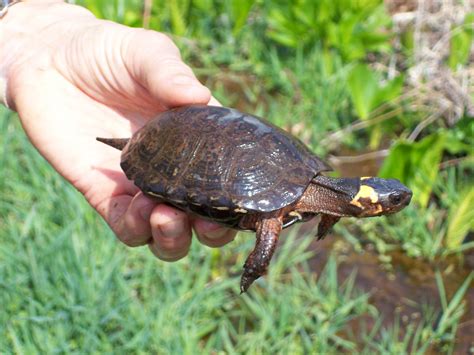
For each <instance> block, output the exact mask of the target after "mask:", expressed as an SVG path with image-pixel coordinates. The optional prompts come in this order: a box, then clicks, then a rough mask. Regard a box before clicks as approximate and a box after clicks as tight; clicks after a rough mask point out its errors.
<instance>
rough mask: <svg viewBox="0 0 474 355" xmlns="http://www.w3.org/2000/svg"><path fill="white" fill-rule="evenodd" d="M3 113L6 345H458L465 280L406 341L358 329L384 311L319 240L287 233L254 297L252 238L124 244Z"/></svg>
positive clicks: (35, 349)
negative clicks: (244, 279) (244, 268)
mask: <svg viewBox="0 0 474 355" xmlns="http://www.w3.org/2000/svg"><path fill="white" fill-rule="evenodd" d="M1 113H2V115H3V117H2V118H1V120H0V124H1V130H0V131H1V132H2V133H1V134H0V137H1V139H0V141H1V142H2V144H1V146H0V159H1V164H2V169H1V170H0V174H1V179H0V194H1V196H2V199H1V201H0V216H1V218H0V240H1V241H2V243H1V244H0V260H1V263H0V304H1V305H2V307H1V308H0V334H2V336H1V337H0V352H7V353H10V352H14V353H18V354H33V353H55V352H61V353H94V352H96V353H97V352H99V353H102V352H111V351H115V352H157V353H163V352H165V353H168V352H173V353H193V352H195V351H196V350H197V349H198V350H199V351H202V352H206V353H208V352H212V351H224V352H228V353H254V354H259V353H267V352H279V353H305V352H308V351H313V352H318V353H335V352H339V351H343V350H344V351H356V350H357V349H366V350H367V352H370V351H371V350H381V349H392V350H393V349H399V348H400V346H401V345H398V346H397V345H396V344H402V343H403V342H404V343H403V344H405V346H408V345H407V344H413V343H414V340H413V339H418V338H419V337H420V336H421V335H420V334H422V335H423V339H425V338H426V336H427V335H426V334H428V335H429V336H430V337H429V338H430V339H435V340H438V341H441V340H443V341H447V342H448V343H449V344H451V346H452V344H453V342H454V340H453V336H452V334H453V332H452V331H451V330H450V329H452V327H455V326H456V325H457V324H458V322H459V318H460V316H461V315H462V313H463V311H462V303H460V299H462V296H463V293H464V292H465V288H466V285H464V286H463V288H462V289H460V291H458V295H459V296H455V297H454V298H453V300H455V301H456V303H455V304H454V305H452V306H451V304H450V303H449V301H448V300H446V299H445V300H444V302H443V304H444V305H445V306H444V309H445V312H444V313H442V314H443V315H442V316H441V317H442V318H441V319H442V321H441V322H440V324H447V325H446V326H443V327H444V328H442V331H439V330H437V331H430V333H427V332H428V330H430V329H435V322H434V321H433V320H432V321H431V322H430V321H429V320H426V323H423V324H424V325H423V328H422V329H421V330H416V329H418V328H416V327H419V326H418V325H417V324H416V323H413V324H412V325H410V329H414V332H415V334H412V333H409V334H408V335H405V336H404V337H405V338H403V339H402V340H399V334H398V333H397V331H396V329H395V328H393V329H387V328H384V327H382V326H380V325H379V326H378V328H377V327H376V328H374V329H375V330H372V332H367V333H364V332H362V331H361V332H360V333H357V332H356V333H355V334H353V333H351V332H350V329H351V325H352V324H353V322H356V324H358V323H359V322H363V321H364V319H367V318H370V319H374V320H377V319H380V312H379V311H378V310H377V309H376V308H375V307H374V306H373V305H372V304H371V302H370V294H368V293H364V292H361V291H360V290H358V287H357V285H356V282H355V280H356V278H355V276H356V273H355V272H354V273H353V274H352V275H350V276H349V277H348V278H347V279H345V280H344V279H340V277H338V272H337V265H338V261H337V259H336V257H335V256H334V257H330V258H329V260H328V262H327V264H326V266H325V268H324V270H323V271H322V272H321V274H320V275H318V274H314V273H313V272H312V271H311V269H309V266H308V264H307V260H308V258H310V257H311V256H312V254H313V253H312V252H308V251H307V248H308V245H309V243H310V242H311V240H312V237H306V238H304V237H303V238H301V239H298V240H296V239H295V238H296V233H293V234H291V235H290V237H288V238H286V239H285V241H284V242H283V243H282V246H281V247H280V249H279V251H278V255H277V258H276V259H275V260H274V262H273V264H272V268H271V272H270V274H269V275H268V276H267V277H266V278H265V279H263V280H261V281H259V282H258V286H257V287H255V288H254V289H253V290H252V292H251V293H250V294H248V295H244V296H240V295H239V294H238V277H239V273H240V270H241V269H240V267H241V265H242V263H243V260H244V257H245V255H246V254H247V253H248V251H249V250H250V248H251V247H252V244H253V238H250V237H249V236H247V235H242V236H241V237H240V238H239V239H238V241H237V242H236V243H233V244H231V245H229V246H227V247H225V248H224V249H223V250H222V251H212V250H210V249H208V248H206V247H203V246H201V245H199V244H198V243H194V245H193V247H192V251H191V254H190V256H189V257H188V258H186V259H184V260H182V261H180V262H177V263H173V264H167V263H163V262H160V261H158V260H156V259H155V258H153V257H152V256H151V254H150V253H149V252H148V251H147V250H146V248H144V249H128V248H126V247H124V246H123V245H121V244H119V243H118V242H116V240H115V238H114V236H113V235H112V233H111V232H110V230H109V229H108V228H107V226H106V225H105V223H104V222H103V221H102V220H101V219H100V217H98V215H97V214H96V213H95V212H94V211H93V210H92V209H91V208H90V207H89V206H88V205H87V203H86V202H85V200H84V199H83V197H82V196H81V195H80V194H79V193H78V192H77V191H75V190H74V189H73V188H72V187H71V186H70V185H68V184H67V183H66V182H65V181H64V180H63V179H62V178H61V177H60V176H59V175H58V174H56V173H55V172H54V171H53V170H52V169H51V168H50V167H49V166H48V164H47V163H46V162H45V161H44V160H43V159H42V158H41V157H40V156H39V154H38V153H37V152H36V151H35V150H34V148H33V147H32V146H31V145H30V144H29V143H28V141H27V139H26V137H25V135H24V134H23V133H22V131H21V128H20V127H19V124H18V121H17V119H16V118H15V117H14V116H13V115H11V114H8V113H7V112H6V110H2V111H1ZM295 231H296V230H295ZM197 265H199V267H196V266H197ZM466 282H468V281H466ZM443 297H446V296H445V295H444V294H443ZM452 302H453V301H452ZM361 329H362V328H361ZM427 329H428V330H427ZM438 329H439V328H438ZM415 330H416V331H415ZM351 334H352V335H351ZM446 334H450V336H449V337H447V336H446ZM417 337H418V338H417ZM377 339H382V340H383V341H382V342H381V343H380V342H379V340H377ZM407 339H408V340H407ZM400 342H402V343H400ZM416 344H418V346H419V347H420V348H421V349H422V348H423V346H424V343H420V342H419V341H418V342H417V343H416ZM414 346H415V345H414ZM400 349H401V348H400Z"/></svg>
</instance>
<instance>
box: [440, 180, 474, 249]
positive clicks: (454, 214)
mask: <svg viewBox="0 0 474 355" xmlns="http://www.w3.org/2000/svg"><path fill="white" fill-rule="evenodd" d="M473 228H474V186H471V187H470V188H469V189H468V190H467V191H463V192H462V193H460V195H459V200H458V201H457V203H455V204H453V205H452V206H451V208H450V209H449V217H448V231H447V233H446V246H447V247H448V248H450V249H454V248H457V247H459V246H460V245H461V244H462V242H463V240H464V237H465V236H466V235H467V233H468V232H469V230H472V229H473Z"/></svg>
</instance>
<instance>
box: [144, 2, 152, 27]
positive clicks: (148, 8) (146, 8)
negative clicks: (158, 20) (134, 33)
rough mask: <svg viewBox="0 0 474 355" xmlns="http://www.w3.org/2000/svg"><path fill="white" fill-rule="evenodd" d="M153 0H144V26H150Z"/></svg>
mask: <svg viewBox="0 0 474 355" xmlns="http://www.w3.org/2000/svg"><path fill="white" fill-rule="evenodd" d="M152 5H153V0H144V2H143V27H144V28H149V27H150V17H151V7H152Z"/></svg>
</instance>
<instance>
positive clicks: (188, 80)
mask: <svg viewBox="0 0 474 355" xmlns="http://www.w3.org/2000/svg"><path fill="white" fill-rule="evenodd" d="M173 84H176V85H187V86H191V85H192V86H201V84H200V83H199V81H197V80H196V78H193V77H191V76H188V75H178V76H175V77H174V78H173Z"/></svg>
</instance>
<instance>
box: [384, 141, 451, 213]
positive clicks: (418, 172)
mask: <svg viewBox="0 0 474 355" xmlns="http://www.w3.org/2000/svg"><path fill="white" fill-rule="evenodd" d="M445 142H446V134H444V133H437V134H432V135H430V136H427V137H425V138H424V139H423V140H421V141H419V142H416V143H411V142H406V141H400V142H398V143H397V144H396V145H395V146H394V147H392V149H391V150H390V154H389V156H388V157H387V158H386V159H385V161H384V163H383V165H382V168H381V170H380V174H379V175H380V176H381V177H385V178H390V177H391V178H397V179H399V180H401V181H402V182H404V183H405V184H407V185H408V187H409V188H411V189H412V190H413V201H414V202H416V203H418V204H419V205H420V207H422V208H425V207H426V206H427V205H428V201H429V198H430V194H431V191H432V189H433V184H434V182H435V180H436V177H437V176H438V171H439V163H440V161H441V157H442V153H443V150H444V147H445Z"/></svg>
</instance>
